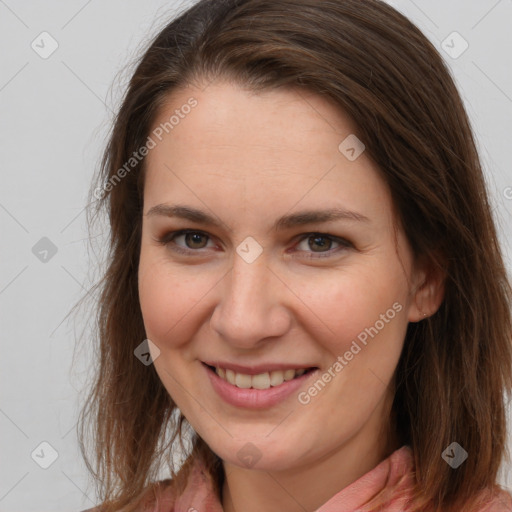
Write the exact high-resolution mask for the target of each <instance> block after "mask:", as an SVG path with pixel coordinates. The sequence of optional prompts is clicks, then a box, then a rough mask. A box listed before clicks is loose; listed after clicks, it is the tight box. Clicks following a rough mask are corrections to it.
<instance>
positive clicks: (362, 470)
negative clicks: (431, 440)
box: [222, 422, 400, 512]
mask: <svg viewBox="0 0 512 512" xmlns="http://www.w3.org/2000/svg"><path fill="white" fill-rule="evenodd" d="M381 428H382V425H380V426H379V425H372V424H371V422H369V423H367V424H366V425H365V426H364V427H363V428H362V429H361V430H360V431H359V432H358V434H357V435H356V436H354V437H352V438H351V439H350V440H348V441H347V442H346V443H345V444H343V445H342V446H340V447H337V448H336V450H334V451H332V452H330V453H327V454H325V455H324V456H323V457H321V458H319V459H317V460H315V462H314V463H313V464H304V465H301V466H298V467H297V466H295V467H293V468H290V469H288V470H286V471H268V470H254V469H247V468H241V467H239V466H236V465H234V464H231V463H228V462H225V461H224V462H223V467H224V474H225V475H226V476H225V479H224V483H223V486H222V504H223V510H224V511H225V512H237V511H241V510H243V511H244V512H261V511H265V512H274V511H275V512H277V511H279V512H281V511H282V510H286V511H288V512H313V511H315V510H317V509H318V508H319V507H320V506H321V505H323V504H324V503H325V502H326V501H328V500H329V499H330V498H331V497H332V496H334V495H335V494H337V493H338V492H340V491H341V490H342V489H344V488H345V487H347V486H348V485H350V484H351V483H353V482H354V481H356V480H357V479H358V478H360V477H361V476H363V475H364V474H366V473H368V472H369V471H370V470H371V469H373V468H374V467H375V466H377V465H378V464H379V463H380V462H381V461H382V460H384V459H385V458H386V457H388V456H389V455H390V454H391V453H392V452H393V451H394V450H396V449H398V448H399V447H400V443H399V440H398V439H397V438H396V436H395V435H394V434H393V433H390V431H387V432H385V433H384V432H382V430H381ZM386 428H387V427H386ZM369 439H373V442H369V441H368V440H369ZM383 439H386V441H385V442H383Z"/></svg>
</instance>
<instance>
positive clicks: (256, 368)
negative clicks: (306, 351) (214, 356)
mask: <svg viewBox="0 0 512 512" xmlns="http://www.w3.org/2000/svg"><path fill="white" fill-rule="evenodd" d="M203 363H204V364H206V365H208V366H214V367H216V368H224V369H225V370H233V371H234V372H236V373H243V374H245V375H259V374H260V373H266V372H272V371H275V370H282V371H285V370H300V369H304V370H307V369H309V368H316V366H314V365H312V364H309V365H308V364H302V363H297V364H290V363H261V364H255V365H251V366H245V365H242V364H235V363H229V362H223V361H203Z"/></svg>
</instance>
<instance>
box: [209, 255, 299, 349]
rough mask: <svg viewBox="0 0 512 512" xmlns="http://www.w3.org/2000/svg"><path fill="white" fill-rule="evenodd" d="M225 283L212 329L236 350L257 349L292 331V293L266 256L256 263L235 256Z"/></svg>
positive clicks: (216, 308) (221, 285)
mask: <svg viewBox="0 0 512 512" xmlns="http://www.w3.org/2000/svg"><path fill="white" fill-rule="evenodd" d="M221 283H222V284H221ZM221 283H219V285H220V289H219V297H218V303H217V305H216V307H215V309H214V312H213V314H212V317H211V319H210V325H211V327H212V329H213V330H215V331H216V332H217V333H218V334H219V335H220V336H221V338H222V339H223V340H225V341H226V342H227V343H229V344H230V345H231V346H232V347H234V348H239V349H254V348H256V347H258V346H260V345H262V344H264V343H266V342H268V341H270V340H271V339H274V340H275V338H277V337H281V336H283V335H284V334H285V333H286V332H287V331H288V330H289V329H290V325H291V322H292V317H291V313H290V309H289V307H287V300H289V298H290V294H291V292H290V291H289V290H288V289H287V287H286V286H285V285H284V284H283V282H282V281H281V280H280V279H279V277H278V276H277V275H276V274H275V273H274V272H273V271H272V270H271V269H270V268H269V267H268V266H267V258H265V256H264V254H262V255H260V257H259V258H258V259H256V261H254V262H252V263H247V262H246V261H244V259H242V258H241V257H239V256H238V254H235V256H234V263H233V267H232V269H231V271H230V272H229V273H228V274H227V275H226V276H225V278H224V279H223V280H222V282H221Z"/></svg>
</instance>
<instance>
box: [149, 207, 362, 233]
mask: <svg viewBox="0 0 512 512" xmlns="http://www.w3.org/2000/svg"><path fill="white" fill-rule="evenodd" d="M146 215H147V216H148V217H154V216H164V217H171V218H172V217H177V218H180V219H186V220H189V221H191V222H197V223H200V224H205V225H207V226H215V227H221V225H222V224H223V222H221V221H219V220H217V219H216V218H215V217H213V216H212V215H210V214H209V213H206V212H204V211H201V210H197V209H196V208H192V207H190V206H182V205H174V206H172V205H168V204H158V205H156V206H153V207H152V208H150V209H149V211H148V212H147V214H146ZM335 220H352V221H358V222H370V219H369V218H368V217H366V216H365V215H362V214H361V213H357V212H354V211H350V210H346V209H344V208H329V209H326V210H304V211H301V212H297V213H292V214H288V215H284V216H282V217H280V218H279V219H278V220H277V221H276V222H275V223H274V226H273V227H272V229H274V230H276V231H279V230H285V229H290V228H293V227H297V226H303V225H305V224H314V223H321V222H331V221H335Z"/></svg>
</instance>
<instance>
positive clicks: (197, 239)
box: [181, 232, 208, 249]
mask: <svg viewBox="0 0 512 512" xmlns="http://www.w3.org/2000/svg"><path fill="white" fill-rule="evenodd" d="M181 236H184V237H185V244H186V246H187V247H188V248H189V249H203V248H204V247H206V244H207V243H208V240H207V239H208V237H207V236H206V235H203V234H202V233H196V232H191V233H184V234H183V235H181Z"/></svg>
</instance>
